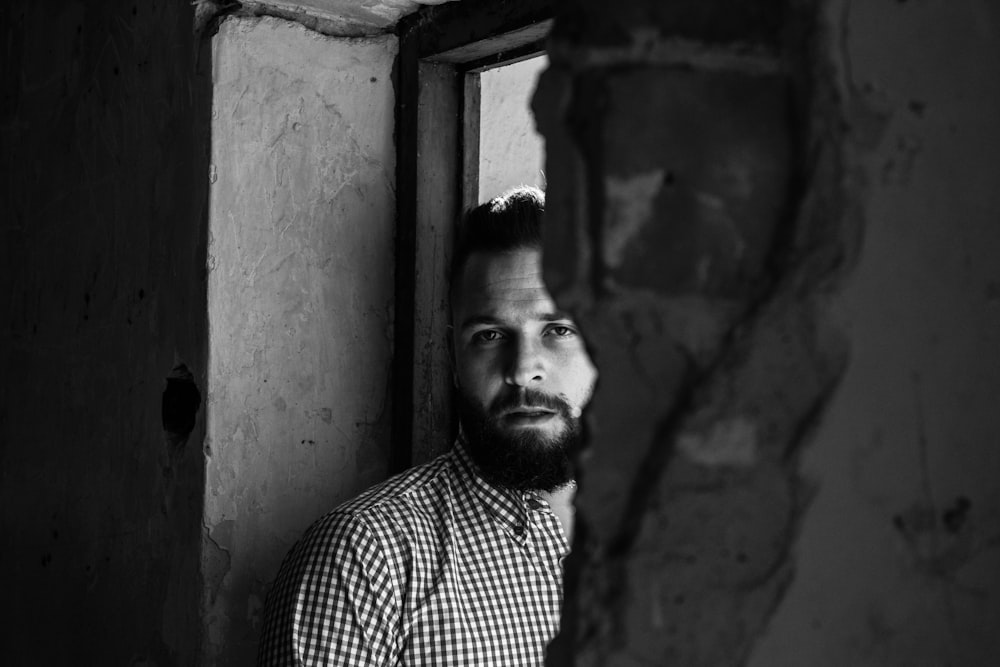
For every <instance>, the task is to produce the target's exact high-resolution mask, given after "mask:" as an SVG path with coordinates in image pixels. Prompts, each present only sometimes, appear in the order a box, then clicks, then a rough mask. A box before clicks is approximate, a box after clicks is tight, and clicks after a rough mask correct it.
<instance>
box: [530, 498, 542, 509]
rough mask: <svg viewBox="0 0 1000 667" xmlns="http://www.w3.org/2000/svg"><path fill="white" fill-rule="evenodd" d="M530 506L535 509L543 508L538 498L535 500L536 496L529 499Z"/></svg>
mask: <svg viewBox="0 0 1000 667" xmlns="http://www.w3.org/2000/svg"><path fill="white" fill-rule="evenodd" d="M528 507H530V508H531V509H533V510H540V509H542V504H541V503H540V502H538V501H537V500H535V499H534V498H531V499H530V500H528Z"/></svg>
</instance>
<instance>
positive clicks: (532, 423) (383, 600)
mask: <svg viewBox="0 0 1000 667" xmlns="http://www.w3.org/2000/svg"><path fill="white" fill-rule="evenodd" d="M543 210H544V199H543V195H542V193H541V192H540V191H538V190H536V189H534V188H520V189H517V190H513V191H510V192H508V193H505V194H503V195H501V196H499V197H497V198H495V199H493V200H491V201H490V202H488V203H486V204H482V205H481V206H479V207H477V208H476V209H474V210H473V211H471V212H470V213H469V215H468V216H467V217H466V219H465V220H464V222H463V225H462V226H461V228H460V229H459V232H458V239H457V241H456V247H455V252H454V262H453V266H452V275H451V284H452V291H451V309H452V326H451V332H450V333H451V345H452V356H453V362H454V368H453V372H454V379H455V386H456V389H457V393H458V399H459V421H460V427H459V436H458V439H457V441H456V443H455V444H454V447H453V448H452V450H451V451H450V452H448V453H447V454H444V455H442V456H440V457H438V458H437V459H435V460H433V461H431V462H430V463H427V464H425V465H422V466H418V467H416V468H413V469H411V470H408V471H406V472H404V473H402V474H400V475H397V476H396V477H393V478H391V479H389V480H387V481H385V482H383V483H381V484H379V485H377V486H375V487H373V488H371V489H369V490H368V491H366V492H364V493H363V494H361V495H360V496H359V497H358V498H356V499H354V500H352V501H350V502H348V503H346V504H345V505H342V506H340V507H339V508H337V509H336V510H334V511H333V512H331V513H330V514H328V515H326V516H325V517H323V518H322V519H320V520H319V521H317V522H316V523H315V524H313V526H312V527H310V528H309V530H308V531H307V532H306V534H305V535H304V536H303V538H302V539H301V540H300V541H299V542H298V544H296V545H295V547H294V548H293V549H292V550H291V552H289V554H288V556H287V557H286V558H285V561H284V563H283V564H282V566H281V570H280V572H279V574H278V578H277V580H276V582H275V584H274V586H273V588H272V590H271V593H270V595H269V596H268V602H267V609H266V613H265V623H264V628H263V632H262V637H261V646H260V652H259V655H258V664H260V665H267V666H271V665H399V664H406V665H434V666H435V667H447V666H449V665H541V664H542V663H543V662H544V659H545V648H546V646H547V644H548V643H549V641H550V640H551V639H552V638H553V637H554V636H555V634H556V632H557V630H558V626H559V615H560V608H561V602H562V560H563V558H564V557H565V556H566V555H567V554H568V553H569V543H570V542H569V540H570V533H571V530H572V511H571V500H572V493H573V482H572V471H571V466H570V461H569V456H568V454H569V452H570V451H571V450H572V449H573V447H574V446H575V444H576V441H577V439H578V438H579V434H580V425H579V419H580V414H581V411H582V410H583V408H584V407H585V406H586V403H587V401H588V400H589V399H590V395H591V392H592V390H593V386H594V382H595V380H596V376H597V372H596V370H595V368H594V366H593V364H592V363H591V361H590V358H589V357H588V355H587V352H586V349H585V347H584V343H583V339H582V337H581V335H580V332H579V330H578V329H577V327H576V325H575V324H574V322H573V320H572V319H571V318H570V317H569V316H568V315H567V314H566V313H563V312H560V311H558V310H557V309H556V307H555V304H554V303H553V301H552V298H551V297H550V295H549V293H548V291H547V290H546V289H545V286H544V284H543V282H542V275H541V218H542V213H543Z"/></svg>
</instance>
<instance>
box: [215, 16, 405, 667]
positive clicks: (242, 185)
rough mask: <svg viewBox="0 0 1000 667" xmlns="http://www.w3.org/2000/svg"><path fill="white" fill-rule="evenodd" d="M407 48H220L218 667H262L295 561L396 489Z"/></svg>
mask: <svg viewBox="0 0 1000 667" xmlns="http://www.w3.org/2000/svg"><path fill="white" fill-rule="evenodd" d="M395 51H396V41H395V38H394V37H392V36H386V37H380V38H367V39H334V38H329V37H324V36H322V35H319V34H317V33H315V32H311V31H309V30H307V29H305V28H303V27H302V26H299V25H296V24H292V23H286V22H284V21H281V20H278V19H233V18H230V19H227V20H225V21H224V22H223V23H222V25H221V27H220V29H219V32H218V34H217V36H216V37H215V38H214V40H213V57H214V60H213V66H214V89H213V92H214V100H213V109H212V119H213V123H212V130H213V133H212V158H211V160H212V164H211V176H210V181H211V206H210V222H209V232H210V237H209V248H208V255H209V257H208V262H209V304H208V308H209V326H210V330H209V345H210V350H209V357H210V363H211V365H210V372H209V380H208V390H209V393H208V402H207V405H208V415H209V420H208V433H207V437H206V443H205V453H206V456H207V480H206V498H205V527H204V548H203V554H202V558H203V565H204V570H205V578H206V600H205V623H206V627H207V634H206V637H205V651H204V656H203V659H204V661H205V662H206V664H213V665H227V664H233V665H237V664H238V665H244V664H250V663H251V662H252V660H253V656H254V654H255V651H256V642H257V632H258V630H259V621H260V614H261V611H262V606H263V603H264V599H265V595H266V592H267V589H268V586H269V584H270V582H271V580H272V579H273V577H274V575H275V574H276V573H277V569H278V565H279V563H280V560H281V558H282V557H283V556H284V554H285V553H286V552H287V550H288V549H289V547H291V545H292V543H293V542H294V541H295V540H296V539H297V538H298V537H299V536H300V535H301V533H302V531H303V530H304V529H305V528H306V526H308V525H309V524H310V523H312V521H314V520H315V519H316V518H318V517H319V516H320V515H322V514H324V513H326V512H327V511H329V510H330V509H332V508H333V507H334V506H335V505H337V504H339V503H340V502H341V501H343V500H346V499H347V498H349V497H351V496H353V495H355V494H356V493H357V492H358V491H360V490H362V489H364V488H365V487H367V486H369V485H371V484H372V483H374V482H376V481H379V480H380V479H382V478H384V476H385V474H386V469H387V455H388V445H389V442H388V438H389V429H390V422H389V418H390V415H391V411H390V410H389V405H388V400H389V371H390V360H391V353H392V340H391V333H392V312H393V296H392V294H393V270H392V267H393V223H394V219H395V198H394V164H395V162H394V147H393V140H392V127H393V125H392V123H393V91H392V83H391V79H390V73H391V68H392V63H393V58H394V56H395Z"/></svg>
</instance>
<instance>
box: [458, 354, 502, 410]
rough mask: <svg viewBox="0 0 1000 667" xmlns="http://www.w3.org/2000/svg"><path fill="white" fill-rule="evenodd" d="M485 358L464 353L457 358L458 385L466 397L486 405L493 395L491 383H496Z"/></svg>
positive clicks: (488, 362)
mask: <svg viewBox="0 0 1000 667" xmlns="http://www.w3.org/2000/svg"><path fill="white" fill-rule="evenodd" d="M490 369H491V365H490V361H489V359H487V358H483V357H479V356H473V355H466V356H462V357H459V359H458V372H457V373H456V377H457V379H458V387H459V389H460V390H461V391H462V393H464V394H465V396H466V397H467V398H472V399H474V400H476V401H477V402H478V403H481V404H483V405H487V404H488V403H489V401H490V399H491V398H492V396H493V393H494V390H493V389H492V385H495V384H497V382H496V381H495V378H494V375H495V374H494V373H492V372H491V370H490Z"/></svg>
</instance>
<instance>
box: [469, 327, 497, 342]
mask: <svg viewBox="0 0 1000 667" xmlns="http://www.w3.org/2000/svg"><path fill="white" fill-rule="evenodd" d="M503 339H504V335H503V332H502V331H497V330H496V329H482V330H481V331H477V332H476V333H474V334H473V335H472V342H473V343H479V344H485V343H496V342H498V341H501V340H503Z"/></svg>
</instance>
